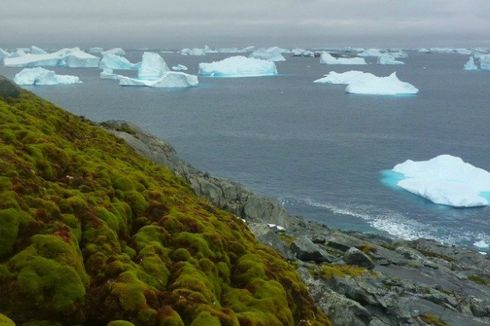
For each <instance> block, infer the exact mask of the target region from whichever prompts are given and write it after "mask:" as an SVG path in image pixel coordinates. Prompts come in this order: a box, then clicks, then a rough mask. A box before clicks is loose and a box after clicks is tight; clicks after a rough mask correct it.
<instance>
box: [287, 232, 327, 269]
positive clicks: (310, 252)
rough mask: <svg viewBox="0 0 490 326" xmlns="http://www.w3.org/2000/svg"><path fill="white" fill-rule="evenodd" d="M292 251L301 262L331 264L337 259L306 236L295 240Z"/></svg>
mask: <svg viewBox="0 0 490 326" xmlns="http://www.w3.org/2000/svg"><path fill="white" fill-rule="evenodd" d="M291 250H292V251H293V253H294V254H295V255H296V258H298V259H299V260H304V261H314V262H316V263H324V262H328V263H331V262H332V261H334V259H335V258H334V257H332V256H330V255H329V254H327V252H326V251H325V250H323V249H321V248H320V247H319V246H318V245H317V244H314V243H313V242H312V241H311V240H310V239H309V238H308V237H306V236H302V237H299V238H298V239H296V240H294V242H293V243H292V244H291Z"/></svg>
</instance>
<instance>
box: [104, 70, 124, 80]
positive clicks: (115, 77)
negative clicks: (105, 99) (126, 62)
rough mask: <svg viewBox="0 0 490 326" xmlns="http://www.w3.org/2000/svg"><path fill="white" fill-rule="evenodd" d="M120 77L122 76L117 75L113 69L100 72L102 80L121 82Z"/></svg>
mask: <svg viewBox="0 0 490 326" xmlns="http://www.w3.org/2000/svg"><path fill="white" fill-rule="evenodd" d="M119 77H121V75H118V74H115V73H114V71H113V70H112V69H109V68H104V69H103V70H102V71H101V72H100V78H101V79H113V80H119Z"/></svg>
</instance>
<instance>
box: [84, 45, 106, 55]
mask: <svg viewBox="0 0 490 326" xmlns="http://www.w3.org/2000/svg"><path fill="white" fill-rule="evenodd" d="M88 52H89V53H92V54H101V53H102V52H104V49H103V48H101V47H98V46H96V47H93V48H90V49H89V50H88Z"/></svg>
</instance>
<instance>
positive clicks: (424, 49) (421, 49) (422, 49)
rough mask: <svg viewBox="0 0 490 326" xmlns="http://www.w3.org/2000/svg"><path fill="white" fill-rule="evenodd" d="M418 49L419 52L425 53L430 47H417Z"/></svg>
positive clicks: (428, 51)
mask: <svg viewBox="0 0 490 326" xmlns="http://www.w3.org/2000/svg"><path fill="white" fill-rule="evenodd" d="M418 51H419V53H425V54H427V53H430V49H427V48H420V49H418Z"/></svg>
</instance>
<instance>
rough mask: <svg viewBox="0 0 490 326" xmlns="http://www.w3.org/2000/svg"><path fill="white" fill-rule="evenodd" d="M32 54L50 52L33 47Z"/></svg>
mask: <svg viewBox="0 0 490 326" xmlns="http://www.w3.org/2000/svg"><path fill="white" fill-rule="evenodd" d="M31 54H48V52H46V51H44V50H43V49H41V48H40V47H37V46H35V45H33V46H31Z"/></svg>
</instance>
